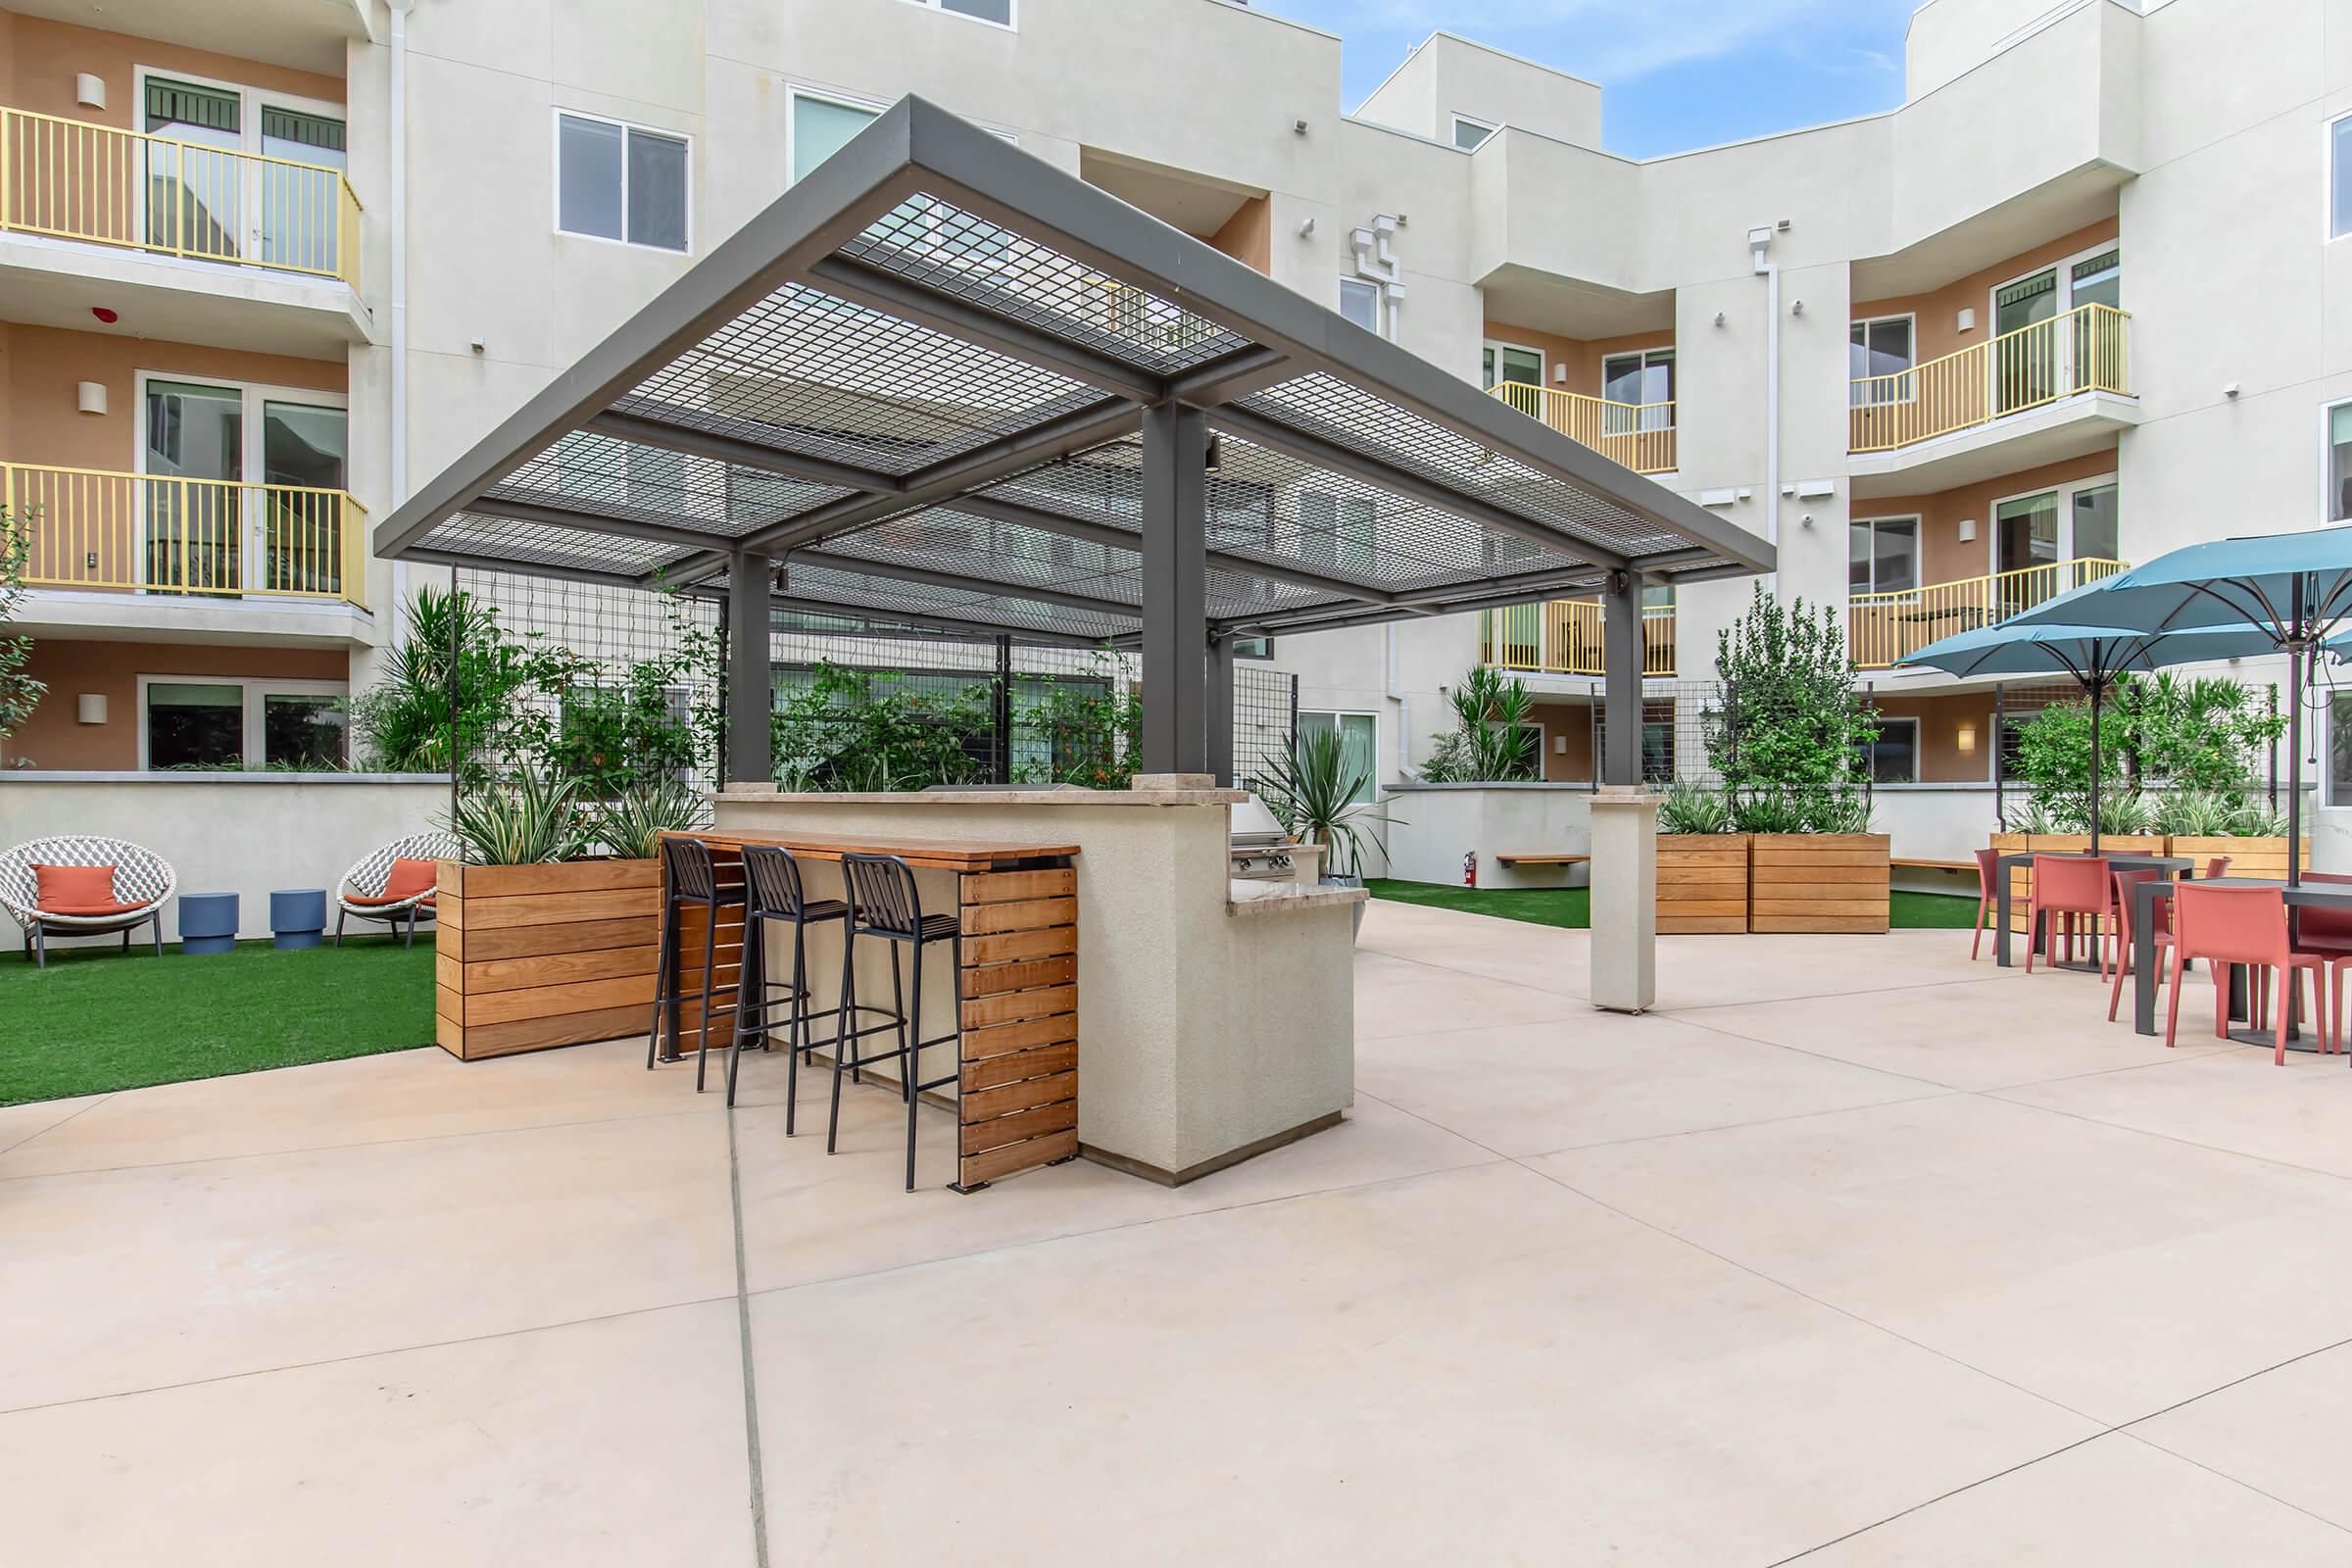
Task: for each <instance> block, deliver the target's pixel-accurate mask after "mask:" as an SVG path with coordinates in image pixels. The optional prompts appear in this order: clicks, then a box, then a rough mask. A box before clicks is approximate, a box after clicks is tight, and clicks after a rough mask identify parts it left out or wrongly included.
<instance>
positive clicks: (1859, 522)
mask: <svg viewBox="0 0 2352 1568" xmlns="http://www.w3.org/2000/svg"><path fill="white" fill-rule="evenodd" d="M2033 493H2034V494H2035V495H2039V494H2040V493H2041V492H2040V491H2038V490H2036V491H2034V492H2033ZM1893 522H1907V523H1909V524H1910V525H1911V578H1912V581H1911V585H1910V586H1909V587H1907V588H1885V587H1881V586H1880V585H1879V551H1878V530H1879V526H1880V524H1882V523H1893ZM1856 528H1868V529H1869V530H1870V531H1871V551H1870V586H1869V587H1868V588H1860V589H1857V588H1856V587H1855V586H1854V580H1853V532H1854V530H1855V529H1856ZM1845 530H1846V580H1845V592H1846V596H1847V597H1848V598H1849V599H1850V598H1851V597H1852V596H1853V595H1854V594H1856V593H1866V594H1915V593H1918V592H1919V591H1920V590H1921V589H1923V588H1925V587H1926V586H1927V583H1926V580H1925V579H1926V577H1927V571H1926V548H1927V547H1926V539H1925V535H1926V533H1927V519H1926V518H1925V517H1923V516H1922V515H1920V514H1918V513H1916V512H1890V513H1887V515H1885V516H1870V517H1849V518H1848V519H1847V520H1846V524H1845Z"/></svg>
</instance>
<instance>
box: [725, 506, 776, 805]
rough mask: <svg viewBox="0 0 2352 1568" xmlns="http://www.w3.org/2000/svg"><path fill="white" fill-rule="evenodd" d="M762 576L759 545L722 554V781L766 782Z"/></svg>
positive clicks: (768, 684) (768, 700)
mask: <svg viewBox="0 0 2352 1568" xmlns="http://www.w3.org/2000/svg"><path fill="white" fill-rule="evenodd" d="M767 576H768V560H767V554H766V552H764V551H759V550H738V551H736V552H735V553H734V554H733V555H732V556H730V557H729V558H728V560H727V700H726V706H727V782H728V783H730V784H760V785H765V784H770V783H773V782H774V780H775V772H774V767H773V763H774V759H773V757H772V756H770V754H769V747H770V739H769V735H768V717H769V710H770V708H771V706H772V704H773V703H774V700H775V699H774V686H775V677H774V676H773V675H772V674H771V673H770V671H769V669H768V662H767V626H768V618H767Z"/></svg>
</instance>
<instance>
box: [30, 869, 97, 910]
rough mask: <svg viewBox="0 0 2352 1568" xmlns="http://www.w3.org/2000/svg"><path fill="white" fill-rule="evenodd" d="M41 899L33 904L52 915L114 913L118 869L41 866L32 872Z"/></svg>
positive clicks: (38, 898) (37, 899)
mask: <svg viewBox="0 0 2352 1568" xmlns="http://www.w3.org/2000/svg"><path fill="white" fill-rule="evenodd" d="M32 877H33V881H34V883H35V884H36V885H37V886H38V888H39V890H40V892H39V896H38V897H37V898H36V899H35V900H34V901H33V902H34V904H35V906H36V907H39V908H42V909H46V910H48V911H49V912H50V913H51V914H89V913H99V914H107V913H112V912H113V910H114V907H115V868H114V867H113V866H111V865H41V864H39V863H37V862H36V863H35V864H34V865H33V868H32Z"/></svg>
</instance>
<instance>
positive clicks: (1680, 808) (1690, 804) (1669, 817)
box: [1658, 779, 1732, 834]
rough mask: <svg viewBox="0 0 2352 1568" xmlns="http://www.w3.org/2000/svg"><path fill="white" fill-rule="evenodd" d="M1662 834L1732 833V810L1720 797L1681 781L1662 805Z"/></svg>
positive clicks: (1661, 801) (1659, 820)
mask: <svg viewBox="0 0 2352 1568" xmlns="http://www.w3.org/2000/svg"><path fill="white" fill-rule="evenodd" d="M1658 831H1659V832H1660V833H1671V834H1687V833H1729V832H1730V831H1732V808H1731V805H1730V803H1728V802H1727V801H1725V800H1724V798H1723V797H1722V796H1721V795H1719V794H1717V793H1716V792H1715V791H1713V790H1710V789H1707V788H1705V787H1703V786H1701V785H1699V784H1697V783H1695V782H1693V781H1692V780H1690V779H1677V780H1675V781H1674V783H1673V784H1672V785H1670V786H1669V787H1668V788H1667V791H1666V795H1665V798H1664V799H1662V800H1660V801H1659V802H1658Z"/></svg>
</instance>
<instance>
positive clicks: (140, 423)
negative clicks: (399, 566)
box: [127, 368, 365, 772]
mask: <svg viewBox="0 0 2352 1568" xmlns="http://www.w3.org/2000/svg"><path fill="white" fill-rule="evenodd" d="M151 381H177V382H181V383H183V384H185V385H189V386H213V387H219V388H221V390H222V391H227V390H229V389H230V388H234V389H235V390H236V392H237V394H238V396H239V397H240V398H241V399H242V400H243V401H242V403H241V405H240V407H239V409H238V411H237V418H238V424H239V431H238V437H237V439H238V443H239V445H240V447H241V448H242V452H241V456H242V458H243V464H242V466H243V468H244V472H243V473H241V474H239V475H238V477H237V478H236V480H235V481H234V482H235V483H237V484H252V485H259V484H264V483H267V482H268V481H266V480H263V479H259V478H252V477H248V476H249V475H252V474H256V473H267V472H268V471H269V469H268V467H267V466H266V463H265V460H264V457H263V447H264V444H265V442H266V441H267V432H266V431H265V429H264V423H265V421H266V420H267V419H268V417H269V409H270V404H272V403H292V404H296V405H299V406H301V407H303V408H312V409H337V410H340V411H341V412H342V415H343V481H344V482H343V493H344V494H345V495H350V494H351V459H352V454H351V394H350V393H349V392H328V391H322V390H317V389H314V388H311V387H307V386H279V385H277V384H276V383H275V382H270V381H247V380H244V379H241V378H240V377H237V376H231V375H207V374H199V373H197V372H195V371H181V370H158V369H147V368H140V369H134V370H133V371H131V374H130V386H131V392H130V396H131V421H130V466H129V468H128V470H127V471H128V472H130V473H133V474H136V475H138V476H139V477H141V478H146V477H148V470H147V386H148V383H149V382H151ZM157 477H163V476H161V475H158V476H157ZM139 489H140V491H141V493H142V499H141V501H140V503H139V505H138V506H137V507H135V508H134V509H133V515H132V525H133V526H134V528H136V529H137V531H138V537H137V538H136V539H134V541H133V544H134V546H135V547H136V548H135V550H134V554H135V555H136V556H137V558H138V566H139V586H140V587H142V588H144V587H145V586H146V583H147V576H146V573H147V551H146V527H147V514H146V503H145V500H144V499H143V497H144V492H145V490H146V487H145V486H144V485H142V486H140V487H139ZM363 526H365V525H364V524H363ZM252 527H253V519H252V517H251V516H250V515H248V513H247V509H244V508H240V509H239V515H238V519H237V528H238V536H237V560H238V562H239V567H238V569H239V571H240V572H242V571H243V570H244V568H245V564H247V563H248V561H249V558H250V557H251V554H252V546H253V542H254V541H253V538H252ZM165 586H166V588H167V591H169V588H170V585H169V584H167V585H165ZM237 586H238V590H239V592H238V594H237V595H224V596H222V597H223V600H224V602H226V603H230V604H242V603H243V602H244V600H243V598H242V595H243V594H244V593H245V592H246V591H248V590H247V589H246V586H245V584H244V583H243V582H242V581H240V582H239V583H238V585H237ZM271 608H272V609H276V610H281V611H282V610H295V611H297V612H299V611H301V610H302V609H304V608H307V607H305V606H304V603H303V601H301V600H292V599H279V600H276V601H274V602H273V603H272V606H271ZM332 608H335V609H341V608H343V606H341V605H340V604H337V605H335V606H334V607H332ZM193 678H194V677H193V676H191V677H190V679H193ZM142 691H143V689H142ZM140 701H141V708H140V715H141V716H140V719H139V755H140V756H141V757H144V756H145V755H146V749H147V739H146V736H147V721H146V717H145V712H146V709H145V698H144V696H143V695H142V697H141V700H140ZM145 767H146V764H145V763H144V762H142V763H141V764H140V770H141V771H142V772H143V771H145Z"/></svg>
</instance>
